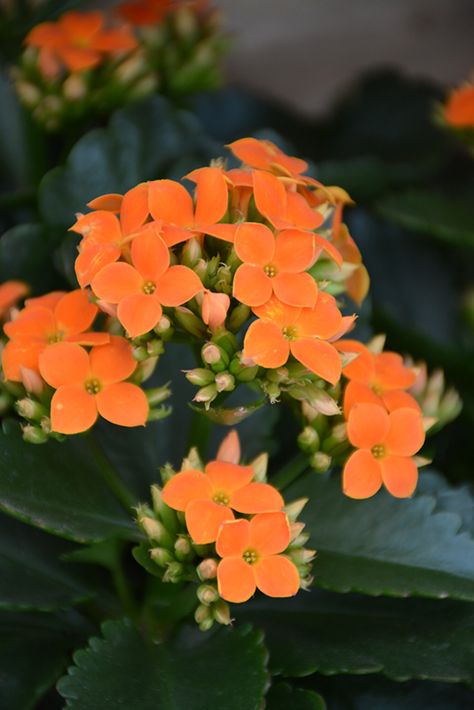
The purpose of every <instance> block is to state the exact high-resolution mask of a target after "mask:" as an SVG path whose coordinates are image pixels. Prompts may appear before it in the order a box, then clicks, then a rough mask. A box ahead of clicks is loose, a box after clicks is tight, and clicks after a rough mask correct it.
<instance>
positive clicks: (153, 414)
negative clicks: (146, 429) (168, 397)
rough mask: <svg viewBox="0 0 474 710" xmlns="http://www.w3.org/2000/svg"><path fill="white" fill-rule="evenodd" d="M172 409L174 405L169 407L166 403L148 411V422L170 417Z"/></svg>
mask: <svg viewBox="0 0 474 710" xmlns="http://www.w3.org/2000/svg"><path fill="white" fill-rule="evenodd" d="M172 411H173V407H167V406H166V405H164V404H163V405H161V407H156V408H155V409H150V411H149V412H148V417H147V422H160V421H161V420H162V419H166V417H169V416H170V414H171V413H172Z"/></svg>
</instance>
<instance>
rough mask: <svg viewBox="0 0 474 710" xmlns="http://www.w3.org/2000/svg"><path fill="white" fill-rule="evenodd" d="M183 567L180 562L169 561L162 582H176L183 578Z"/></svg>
mask: <svg viewBox="0 0 474 710" xmlns="http://www.w3.org/2000/svg"><path fill="white" fill-rule="evenodd" d="M183 573H184V567H183V565H182V564H181V562H170V564H169V565H168V567H167V568H166V572H165V573H164V575H163V582H171V583H172V584H176V583H177V582H181V581H182V579H183Z"/></svg>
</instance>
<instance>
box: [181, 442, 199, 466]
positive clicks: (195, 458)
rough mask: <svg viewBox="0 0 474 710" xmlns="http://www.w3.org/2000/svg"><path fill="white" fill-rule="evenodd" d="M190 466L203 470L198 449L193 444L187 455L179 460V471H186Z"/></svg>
mask: <svg viewBox="0 0 474 710" xmlns="http://www.w3.org/2000/svg"><path fill="white" fill-rule="evenodd" d="M190 468H194V469H197V470H198V471H203V470H204V464H203V462H202V460H201V457H200V456H199V451H198V449H197V448H196V447H195V446H192V447H191V448H190V449H189V451H188V455H187V456H185V457H184V459H183V460H182V462H181V471H187V470H188V469H190Z"/></svg>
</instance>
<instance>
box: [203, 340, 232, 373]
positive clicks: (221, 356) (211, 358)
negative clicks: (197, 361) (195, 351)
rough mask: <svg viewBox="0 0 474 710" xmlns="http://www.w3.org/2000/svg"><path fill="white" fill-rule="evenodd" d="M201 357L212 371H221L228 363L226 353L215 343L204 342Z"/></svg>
mask: <svg viewBox="0 0 474 710" xmlns="http://www.w3.org/2000/svg"><path fill="white" fill-rule="evenodd" d="M201 357H202V359H203V362H205V363H206V365H209V366H210V367H211V369H212V370H214V372H222V371H223V370H225V369H226V368H227V365H228V364H229V356H228V354H227V353H226V351H225V350H224V349H223V348H221V347H219V346H218V345H216V344H215V343H205V344H204V345H203V346H202V348H201Z"/></svg>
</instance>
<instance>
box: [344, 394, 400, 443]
mask: <svg viewBox="0 0 474 710" xmlns="http://www.w3.org/2000/svg"><path fill="white" fill-rule="evenodd" d="M389 429H390V418H389V415H388V414H387V412H386V411H385V409H384V408H383V407H381V406H380V405H378V404H365V403H358V404H354V406H353V407H352V409H351V411H350V414H349V420H348V422H347V435H348V437H349V441H350V442H351V444H353V445H354V446H356V447H357V448H359V449H371V448H372V446H375V445H376V444H381V443H383V442H385V440H386V438H387V434H388V432H389Z"/></svg>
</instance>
